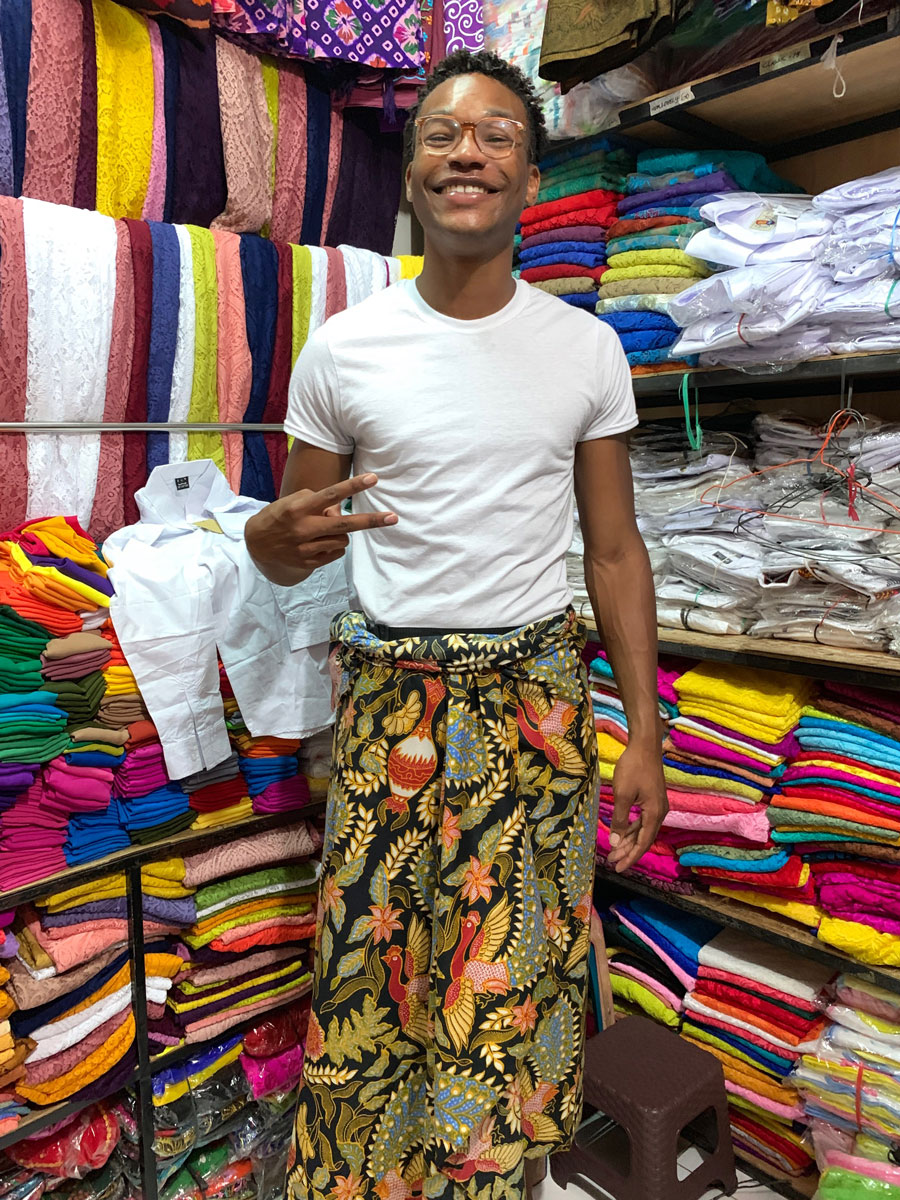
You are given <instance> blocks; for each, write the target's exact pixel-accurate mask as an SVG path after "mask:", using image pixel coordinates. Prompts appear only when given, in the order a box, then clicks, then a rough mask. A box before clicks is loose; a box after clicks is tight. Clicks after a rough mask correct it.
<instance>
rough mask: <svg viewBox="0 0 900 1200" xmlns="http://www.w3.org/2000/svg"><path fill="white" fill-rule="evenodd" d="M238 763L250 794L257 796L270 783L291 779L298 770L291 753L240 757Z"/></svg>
mask: <svg viewBox="0 0 900 1200" xmlns="http://www.w3.org/2000/svg"><path fill="white" fill-rule="evenodd" d="M239 763H240V768H241V773H242V774H243V776H244V778H245V779H246V781H247V792H248V794H249V795H250V796H258V795H259V793H260V792H263V791H265V789H266V788H267V787H268V786H269V784H270V783H275V782H277V781H278V780H279V779H292V778H293V777H294V776H295V775H296V774H297V773H298V772H299V770H300V765H299V763H298V762H297V759H296V758H295V756H294V755H293V754H287V755H279V756H277V757H276V758H242V759H239Z"/></svg>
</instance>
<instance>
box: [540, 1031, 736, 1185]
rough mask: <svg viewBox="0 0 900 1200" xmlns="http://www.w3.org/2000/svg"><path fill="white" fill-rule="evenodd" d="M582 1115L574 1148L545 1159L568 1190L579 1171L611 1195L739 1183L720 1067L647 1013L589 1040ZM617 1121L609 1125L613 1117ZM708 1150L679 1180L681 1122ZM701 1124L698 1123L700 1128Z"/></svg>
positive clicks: (711, 1058) (558, 1181)
mask: <svg viewBox="0 0 900 1200" xmlns="http://www.w3.org/2000/svg"><path fill="white" fill-rule="evenodd" d="M584 1098H585V1102H586V1104H588V1105H590V1106H591V1107H592V1108H594V1109H597V1110H599V1114H603V1115H604V1116H605V1117H606V1118H610V1119H611V1120H610V1121H609V1122H607V1123H606V1124H607V1126H610V1127H611V1128H609V1129H608V1132H604V1133H603V1136H600V1133H601V1132H602V1127H603V1124H604V1122H603V1117H602V1116H600V1115H598V1116H596V1117H594V1118H592V1119H588V1120H586V1121H585V1122H584V1123H583V1124H582V1126H581V1128H580V1129H579V1131H578V1136H577V1137H576V1142H575V1146H574V1147H573V1149H572V1150H570V1151H568V1152H566V1153H562V1154H554V1155H553V1156H552V1157H551V1159H550V1170H551V1173H552V1175H553V1179H554V1180H555V1182H556V1183H558V1184H559V1185H560V1186H561V1187H566V1185H567V1184H568V1182H569V1180H570V1179H571V1178H572V1176H573V1175H585V1176H586V1177H587V1178H588V1179H593V1180H594V1182H596V1183H598V1184H599V1185H600V1187H602V1188H605V1189H606V1191H608V1192H610V1193H611V1194H612V1195H613V1196H615V1198H616V1200H699V1197H701V1196H702V1195H703V1194H704V1192H706V1191H707V1189H708V1188H710V1187H712V1186H713V1185H714V1184H719V1185H720V1186H721V1187H722V1188H723V1189H724V1191H725V1192H726V1194H729V1195H730V1194H731V1192H733V1191H734V1190H735V1188H736V1187H737V1176H736V1175H735V1169H734V1151H733V1149H732V1146H731V1133H730V1128H729V1121H728V1100H727V1096H726V1093H725V1082H724V1079H723V1076H722V1067H721V1065H720V1064H719V1062H718V1060H717V1059H716V1058H715V1057H714V1055H712V1054H706V1053H705V1052H704V1051H703V1050H699V1049H698V1048H697V1047H696V1046H692V1045H691V1044H690V1043H689V1042H686V1041H685V1040H684V1039H683V1038H680V1037H679V1036H678V1034H677V1033H674V1032H673V1031H672V1030H670V1029H666V1028H664V1027H663V1026H662V1025H657V1024H656V1022H654V1021H649V1020H647V1019H646V1018H645V1017H627V1018H625V1019H624V1020H622V1021H618V1022H617V1023H616V1024H615V1025H612V1026H611V1027H610V1028H609V1029H605V1030H604V1031H603V1032H602V1033H600V1034H598V1035H597V1036H596V1037H594V1038H591V1040H590V1041H589V1042H588V1044H587V1050H586V1054H585V1064H584ZM613 1123H614V1124H613ZM689 1125H690V1126H692V1134H693V1135H694V1136H695V1137H696V1140H697V1141H698V1143H699V1144H700V1145H701V1146H703V1147H704V1148H706V1149H709V1151H710V1154H709V1156H708V1157H707V1158H706V1159H705V1161H704V1162H703V1163H702V1164H701V1165H700V1166H699V1167H698V1168H697V1169H696V1170H695V1171H693V1172H692V1173H691V1174H690V1175H689V1176H688V1177H687V1178H686V1179H683V1180H679V1178H678V1171H677V1163H678V1153H679V1149H680V1147H679V1139H680V1138H681V1137H682V1136H683V1135H684V1132H685V1129H686V1127H687V1126H689ZM704 1126H705V1128H704Z"/></svg>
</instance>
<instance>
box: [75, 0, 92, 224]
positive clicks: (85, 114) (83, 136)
mask: <svg viewBox="0 0 900 1200" xmlns="http://www.w3.org/2000/svg"><path fill="white" fill-rule="evenodd" d="M81 8H82V26H81V39H82V48H83V52H82V55H81V62H82V67H81V124H80V126H79V129H80V131H81V132H80V136H79V139H78V161H77V163H76V166H75V207H76V208H96V207H97V50H96V42H95V36H94V6H93V4H92V2H91V0H81Z"/></svg>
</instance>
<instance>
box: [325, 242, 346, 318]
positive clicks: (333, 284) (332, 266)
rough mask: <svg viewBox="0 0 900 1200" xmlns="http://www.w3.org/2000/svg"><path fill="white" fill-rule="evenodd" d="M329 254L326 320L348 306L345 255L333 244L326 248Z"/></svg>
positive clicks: (326, 284)
mask: <svg viewBox="0 0 900 1200" xmlns="http://www.w3.org/2000/svg"><path fill="white" fill-rule="evenodd" d="M325 253H326V255H327V256H328V279H327V281H326V283H325V320H326V321H327V320H328V318H329V317H333V316H334V314H335V313H336V312H342V311H343V310H344V309H345V308H346V307H347V273H346V271H345V270H344V256H343V254H341V252H340V250H335V249H333V248H332V247H331V246H327V247H326V248H325Z"/></svg>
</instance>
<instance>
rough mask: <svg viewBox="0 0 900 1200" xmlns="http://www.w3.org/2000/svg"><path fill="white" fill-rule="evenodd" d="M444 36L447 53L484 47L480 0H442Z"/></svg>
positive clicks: (482, 8)
mask: <svg viewBox="0 0 900 1200" xmlns="http://www.w3.org/2000/svg"><path fill="white" fill-rule="evenodd" d="M444 37H445V38H446V41H447V53H448V54H452V53H453V51H454V50H483V49H484V6H483V3H482V0H444Z"/></svg>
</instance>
